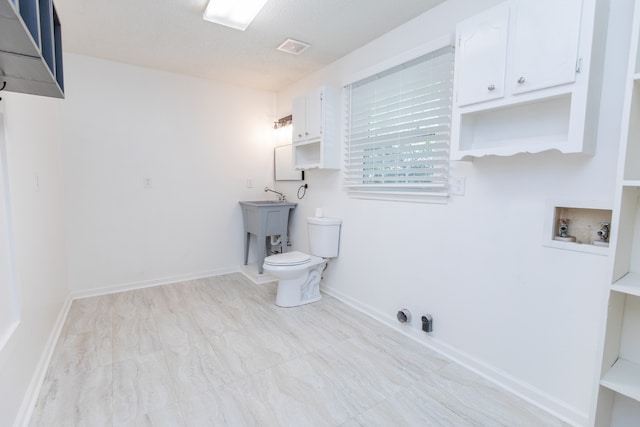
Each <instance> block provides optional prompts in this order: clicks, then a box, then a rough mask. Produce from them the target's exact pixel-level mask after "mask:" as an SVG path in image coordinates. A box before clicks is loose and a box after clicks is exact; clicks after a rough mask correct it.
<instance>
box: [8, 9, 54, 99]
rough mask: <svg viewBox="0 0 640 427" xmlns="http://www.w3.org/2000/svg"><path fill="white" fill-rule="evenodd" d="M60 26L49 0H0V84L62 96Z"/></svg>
mask: <svg viewBox="0 0 640 427" xmlns="http://www.w3.org/2000/svg"><path fill="white" fill-rule="evenodd" d="M61 29H62V27H61V25H60V20H59V19H58V15H57V13H56V9H55V7H54V5H53V3H52V0H0V86H2V85H3V84H4V83H6V87H5V90H7V91H11V92H20V93H29V94H33V95H42V96H49V97H55V98H64V79H63V72H62V68H63V66H62V62H63V61H62V34H61Z"/></svg>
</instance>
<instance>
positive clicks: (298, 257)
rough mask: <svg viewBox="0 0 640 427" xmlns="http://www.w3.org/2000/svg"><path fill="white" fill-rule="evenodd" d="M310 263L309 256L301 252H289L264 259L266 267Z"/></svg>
mask: <svg viewBox="0 0 640 427" xmlns="http://www.w3.org/2000/svg"><path fill="white" fill-rule="evenodd" d="M309 262H311V256H310V255H307V254H305V253H303V252H298V251H291V252H285V253H283V254H277V255H271V256H268V257H266V258H265V259H264V263H265V264H266V265H273V266H288V265H291V266H294V265H303V264H307V263H309Z"/></svg>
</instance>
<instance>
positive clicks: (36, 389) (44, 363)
mask: <svg viewBox="0 0 640 427" xmlns="http://www.w3.org/2000/svg"><path fill="white" fill-rule="evenodd" d="M72 302H73V298H71V295H68V296H67V299H66V300H65V302H64V305H63V306H62V309H61V310H60V313H58V317H57V318H56V321H55V323H54V326H53V329H52V330H51V333H50V334H49V338H48V339H47V343H46V344H45V346H44V349H43V351H42V355H41V356H40V360H39V361H38V365H37V366H36V369H35V372H34V373H33V376H32V377H31V382H30V383H29V387H28V388H27V392H26V393H25V395H24V398H23V399H22V405H20V409H19V410H18V416H17V417H16V419H15V421H14V423H13V425H14V427H25V426H28V425H29V421H30V420H31V415H32V414H33V410H34V409H35V407H36V404H37V403H38V396H39V395H40V389H41V388H42V384H43V383H44V378H45V375H46V374H47V369H48V368H49V363H51V358H52V357H53V351H54V350H55V348H56V343H57V342H58V338H60V334H61V333H62V327H63V326H64V322H65V320H67V315H68V314H69V309H70V308H71V303H72Z"/></svg>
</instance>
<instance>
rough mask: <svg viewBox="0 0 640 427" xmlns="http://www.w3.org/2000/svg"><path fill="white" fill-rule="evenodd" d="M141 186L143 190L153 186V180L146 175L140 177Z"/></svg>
mask: <svg viewBox="0 0 640 427" xmlns="http://www.w3.org/2000/svg"><path fill="white" fill-rule="evenodd" d="M142 186H143V187H144V189H145V190H150V189H152V188H153V182H152V181H151V178H149V177H148V176H145V177H144V178H143V179H142Z"/></svg>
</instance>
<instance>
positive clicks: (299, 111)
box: [291, 96, 307, 142]
mask: <svg viewBox="0 0 640 427" xmlns="http://www.w3.org/2000/svg"><path fill="white" fill-rule="evenodd" d="M306 121H307V99H306V97H304V96H301V97H300V98H296V99H294V100H293V102H292V104H291V129H292V132H293V142H300V141H304V140H305V139H306V136H305V132H306V130H305V129H306V127H307V125H306Z"/></svg>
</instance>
